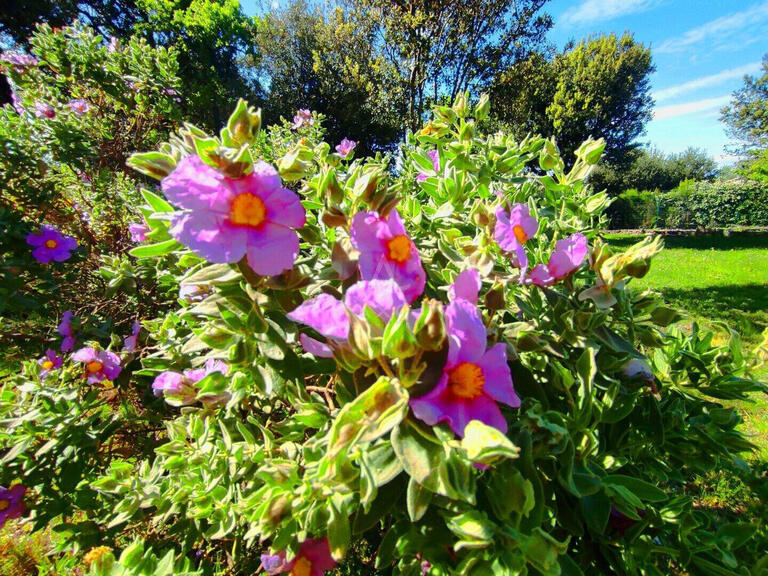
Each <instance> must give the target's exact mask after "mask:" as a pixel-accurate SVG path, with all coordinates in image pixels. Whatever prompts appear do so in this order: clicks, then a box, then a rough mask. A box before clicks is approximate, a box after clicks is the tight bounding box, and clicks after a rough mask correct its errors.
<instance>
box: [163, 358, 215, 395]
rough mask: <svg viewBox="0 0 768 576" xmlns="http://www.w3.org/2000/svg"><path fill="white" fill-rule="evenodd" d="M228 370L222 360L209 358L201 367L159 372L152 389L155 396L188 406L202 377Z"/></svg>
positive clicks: (196, 391)
mask: <svg viewBox="0 0 768 576" xmlns="http://www.w3.org/2000/svg"><path fill="white" fill-rule="evenodd" d="M228 371H229V368H228V366H227V365H226V364H225V363H224V362H222V361H220V360H215V359H213V358H209V359H208V360H207V361H206V363H205V365H204V366H203V367H202V368H194V369H189V370H184V371H183V372H181V373H179V372H174V371H171V370H168V371H165V372H163V373H161V374H159V375H158V376H157V377H156V378H155V381H154V382H153V383H152V391H153V392H154V394H155V396H165V398H166V400H168V402H169V403H170V404H173V405H174V406H188V405H190V404H194V403H195V402H196V401H197V394H198V392H199V388H198V387H197V384H198V383H199V382H200V381H201V380H202V379H203V378H205V377H206V376H208V375H210V374H213V373H220V374H226V373H227V372H228ZM218 400H220V399H217V401H218Z"/></svg>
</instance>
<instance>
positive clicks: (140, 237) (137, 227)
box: [128, 222, 149, 242]
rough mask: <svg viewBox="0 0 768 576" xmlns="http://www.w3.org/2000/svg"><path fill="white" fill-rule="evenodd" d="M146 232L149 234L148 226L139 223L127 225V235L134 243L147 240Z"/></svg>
mask: <svg viewBox="0 0 768 576" xmlns="http://www.w3.org/2000/svg"><path fill="white" fill-rule="evenodd" d="M147 232H149V226H146V225H145V224H141V223H140V222H133V223H131V224H128V233H129V234H130V235H131V240H133V241H134V242H144V241H145V240H146V239H147Z"/></svg>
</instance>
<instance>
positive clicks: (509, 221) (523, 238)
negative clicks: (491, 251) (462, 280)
mask: <svg viewBox="0 0 768 576" xmlns="http://www.w3.org/2000/svg"><path fill="white" fill-rule="evenodd" d="M538 230H539V222H538V221H537V220H536V218H534V217H533V216H531V213H530V210H529V209H528V206H527V205H526V204H521V203H517V204H514V205H513V206H512V209H511V210H510V212H509V215H507V210H506V208H505V207H504V206H499V207H498V208H497V209H496V227H495V228H494V230H493V237H494V238H495V239H496V242H497V243H498V245H499V247H500V248H501V249H502V250H504V251H505V252H513V253H514V254H515V256H517V260H516V262H515V264H516V265H517V266H519V267H520V268H521V269H522V274H521V280H522V279H523V278H524V277H525V271H526V269H527V268H528V255H527V254H526V253H525V243H526V242H527V241H528V240H529V239H531V238H533V237H534V236H535V235H536V232H538Z"/></svg>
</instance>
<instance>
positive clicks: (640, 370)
mask: <svg viewBox="0 0 768 576" xmlns="http://www.w3.org/2000/svg"><path fill="white" fill-rule="evenodd" d="M621 372H622V374H624V375H625V376H627V377H629V378H635V377H639V378H642V379H643V380H650V381H653V370H651V367H650V366H648V363H647V362H646V361H645V360H641V359H640V358H633V359H632V360H630V361H629V362H627V363H626V364H624V367H623V368H622V370H621Z"/></svg>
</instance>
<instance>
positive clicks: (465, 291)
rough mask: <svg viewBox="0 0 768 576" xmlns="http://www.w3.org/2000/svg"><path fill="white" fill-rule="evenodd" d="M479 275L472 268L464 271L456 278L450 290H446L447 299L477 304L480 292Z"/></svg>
mask: <svg viewBox="0 0 768 576" xmlns="http://www.w3.org/2000/svg"><path fill="white" fill-rule="evenodd" d="M480 285H481V283H480V274H479V273H478V271H477V270H475V269H474V268H470V269H469V270H464V271H463V272H460V273H459V275H458V276H456V280H454V281H453V284H451V286H450V288H448V298H450V299H451V300H455V299H456V298H463V299H464V300H467V301H468V302H472V303H473V304H474V303H475V302H477V295H478V293H479V292H480Z"/></svg>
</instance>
